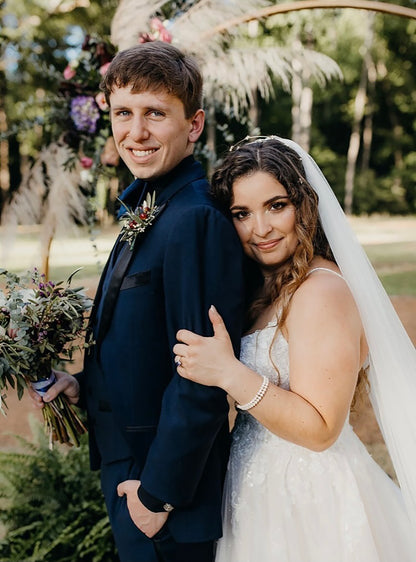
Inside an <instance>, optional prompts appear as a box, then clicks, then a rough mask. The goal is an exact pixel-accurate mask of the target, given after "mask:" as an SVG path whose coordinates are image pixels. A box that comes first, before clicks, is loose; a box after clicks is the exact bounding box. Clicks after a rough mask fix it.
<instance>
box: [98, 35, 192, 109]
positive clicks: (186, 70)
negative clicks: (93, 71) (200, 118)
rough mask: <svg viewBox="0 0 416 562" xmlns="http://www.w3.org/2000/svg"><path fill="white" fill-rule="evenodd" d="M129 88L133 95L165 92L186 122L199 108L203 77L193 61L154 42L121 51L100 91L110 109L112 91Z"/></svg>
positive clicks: (171, 47) (108, 71)
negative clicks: (173, 98)
mask: <svg viewBox="0 0 416 562" xmlns="http://www.w3.org/2000/svg"><path fill="white" fill-rule="evenodd" d="M127 86H131V91H132V93H134V94H138V93H141V92H146V91H151V92H158V91H166V92H168V93H169V94H171V95H173V96H176V97H177V98H178V99H180V100H181V102H182V103H183V106H184V108H185V118H186V119H189V118H190V117H192V116H193V115H195V113H196V111H197V110H198V109H200V108H201V107H202V75H201V72H200V70H199V68H198V64H197V63H196V61H195V60H194V59H193V58H192V57H191V56H189V55H187V54H185V53H182V51H180V50H179V49H178V48H177V47H175V46H173V45H171V44H169V43H164V42H163V41H153V42H148V43H141V44H138V45H135V46H134V47H131V48H129V49H126V50H124V51H120V52H119V53H118V54H117V55H116V56H115V57H114V59H113V60H112V62H111V64H110V66H109V68H108V70H107V72H106V74H105V76H104V77H103V79H102V81H101V84H100V88H101V89H102V91H103V92H104V94H105V97H106V100H107V103H108V104H109V105H110V94H111V92H112V91H113V89H114V88H125V87H127Z"/></svg>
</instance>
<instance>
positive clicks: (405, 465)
mask: <svg viewBox="0 0 416 562" xmlns="http://www.w3.org/2000/svg"><path fill="white" fill-rule="evenodd" d="M272 138H276V139H277V140H279V141H280V142H283V143H284V144H285V145H287V146H289V147H291V148H292V149H293V150H295V151H296V152H297V153H298V154H299V155H300V157H301V159H302V163H303V166H304V169H305V173H306V179H307V180H308V182H309V183H310V185H311V186H312V187H313V189H314V190H315V191H316V193H317V194H318V196H319V215H320V219H321V223H322V226H323V228H324V231H325V234H326V236H327V239H328V241H329V243H330V245H331V249H332V252H333V254H334V256H335V259H336V261H337V264H338V266H339V268H340V270H341V272H342V275H343V277H344V278H345V280H346V282H347V283H348V286H349V288H350V290H351V292H352V294H353V296H354V299H355V302H356V304H357V306H358V309H359V311H360V315H361V319H362V322H363V325H364V329H365V334H366V338H367V342H368V345H369V348H370V354H369V361H370V366H369V382H370V398H371V403H372V405H373V408H374V411H375V414H376V417H377V421H378V424H379V426H380V429H381V431H382V434H383V437H384V440H385V442H386V445H387V448H388V451H389V454H390V456H391V459H392V461H393V465H394V468H395V470H396V474H397V478H398V480H399V483H400V486H401V489H402V493H403V496H404V499H405V502H406V506H407V509H408V512H409V517H410V519H411V522H412V525H413V527H414V528H415V529H416V414H415V403H416V350H415V347H414V345H413V343H412V341H411V340H410V338H409V336H408V335H407V333H406V330H405V329H404V327H403V325H402V323H401V322H400V320H399V318H398V316H397V314H396V312H395V310H394V308H393V305H392V304H391V301H390V299H389V297H388V295H387V294H386V292H385V290H384V288H383V286H382V284H381V282H380V280H379V278H378V277H377V274H376V273H375V271H374V269H373V267H372V265H371V264H370V262H369V260H368V258H367V255H366V253H365V252H364V250H363V248H362V247H361V245H360V243H359V242H358V240H357V238H356V236H355V234H354V232H353V231H352V229H351V227H350V225H349V223H348V221H347V219H346V217H345V215H344V212H343V210H342V208H341V206H340V205H339V203H338V201H337V199H336V197H335V195H334V193H333V191H332V189H331V187H330V185H329V184H328V182H327V180H326V178H325V176H324V175H323V174H322V172H321V170H320V168H319V167H318V165H317V164H316V162H315V161H314V160H313V158H312V157H311V156H310V155H309V154H308V153H306V152H305V151H304V150H303V149H302V148H301V147H300V146H299V145H298V144H296V143H295V142H293V141H291V140H289V139H283V138H280V137H272Z"/></svg>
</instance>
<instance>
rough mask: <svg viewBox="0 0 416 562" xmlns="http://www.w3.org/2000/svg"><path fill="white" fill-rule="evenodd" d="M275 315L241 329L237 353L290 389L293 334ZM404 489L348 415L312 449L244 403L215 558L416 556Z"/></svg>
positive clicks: (331, 560)
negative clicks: (330, 440) (277, 431)
mask: <svg viewBox="0 0 416 562" xmlns="http://www.w3.org/2000/svg"><path fill="white" fill-rule="evenodd" d="M275 332H276V323H273V322H271V323H269V324H268V325H267V326H266V328H264V329H263V330H258V331H256V332H253V333H252V334H248V335H246V336H244V337H243V339H242V345H241V354H240V359H241V361H242V362H243V363H244V364H246V365H247V366H248V367H250V368H252V369H253V370H255V371H257V372H258V373H260V374H262V375H265V376H267V377H268V378H269V379H270V381H271V382H272V383H274V384H276V383H277V381H278V374H277V372H276V369H275V366H274V365H273V363H274V364H275V365H276V366H277V368H278V369H279V375H280V382H279V384H280V386H281V387H282V388H285V389H289V349H288V343H287V341H286V340H285V339H284V337H283V335H282V334H281V333H280V332H279V333H277V334H276V337H275V340H274V342H273V346H272V351H271V353H272V358H273V363H272V361H271V360H270V355H269V350H270V346H271V343H272V341H273V337H274V336H275ZM415 552H416V550H415V545H414V541H413V538H412V537H411V532H410V526H409V521H408V519H407V516H406V513H405V510H404V508H403V501H402V497H401V494H400V491H399V489H398V488H397V487H396V485H395V484H394V483H393V482H392V481H391V480H390V479H389V477H388V476H387V475H386V474H385V473H384V472H383V471H382V470H381V469H380V468H379V467H378V465H377V464H376V463H375V462H374V461H373V460H372V458H371V457H370V455H369V454H368V452H367V450H366V448H365V447H364V445H363V444H362V443H361V442H360V440H359V439H358V437H357V436H356V435H355V433H354V432H353V430H352V428H351V426H350V425H349V422H348V420H347V421H346V423H345V426H344V428H343V430H342V432H341V434H340V436H339V438H338V440H337V441H336V442H335V443H334V444H333V445H332V446H331V447H330V448H329V449H327V450H325V451H322V452H315V451H311V450H309V449H306V448H304V447H301V446H299V445H295V444H294V443H291V442H288V441H286V440H284V439H281V438H280V437H278V436H277V435H274V434H273V433H271V432H270V431H269V430H268V429H266V428H265V427H264V426H262V425H261V424H260V423H259V422H258V421H257V420H256V419H255V418H254V417H253V416H252V415H251V414H250V413H249V412H240V413H239V414H238V416H237V419H236V423H235V426H234V429H233V442H232V449H231V455H230V461H229V467H228V474H227V480H226V489H225V496H224V537H223V539H221V540H220V541H219V544H218V551H217V556H216V562H256V561H257V560H261V561H262V562H335V561H336V562H353V561H354V562H380V561H382V562H393V561H396V560H397V561H399V560H400V562H403V561H411V560H412V561H416V554H415Z"/></svg>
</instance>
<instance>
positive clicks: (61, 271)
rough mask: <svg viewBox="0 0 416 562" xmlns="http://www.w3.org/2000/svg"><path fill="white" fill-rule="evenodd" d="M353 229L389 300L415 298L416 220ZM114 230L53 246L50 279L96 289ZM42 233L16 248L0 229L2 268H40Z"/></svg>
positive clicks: (356, 221)
mask: <svg viewBox="0 0 416 562" xmlns="http://www.w3.org/2000/svg"><path fill="white" fill-rule="evenodd" d="M350 223H351V226H352V228H353V230H354V232H355V233H356V234H357V237H358V239H359V240H360V242H361V243H362V244H363V246H364V248H365V251H366V252H367V255H368V257H369V259H370V261H371V262H372V264H373V266H374V267H375V269H376V271H377V274H378V275H379V276H380V279H381V282H382V283H383V285H384V287H385V288H386V291H387V292H388V294H389V295H408V296H416V217H414V216H410V217H388V216H381V217H373V216H372V217H351V218H350ZM117 233H118V226H117V225H114V226H111V227H107V228H105V229H102V230H100V231H97V234H96V236H95V237H94V239H93V240H92V239H91V237H90V235H89V234H88V233H87V232H86V231H85V230H82V229H78V230H77V231H76V232H74V234H73V235H72V236H67V237H63V238H57V239H56V240H54V241H53V243H52V247H51V255H50V275H49V276H50V278H51V279H53V280H55V281H58V280H65V279H66V278H67V277H68V276H69V275H70V274H71V273H72V272H73V271H74V270H75V269H77V268H78V267H82V268H83V269H82V271H80V272H79V273H78V275H77V277H76V278H75V281H74V282H75V283H76V279H80V280H82V282H83V284H85V282H86V281H88V280H91V281H92V282H91V285H93V284H94V285H95V282H96V280H97V279H98V277H99V275H100V273H101V271H102V268H103V266H104V264H105V261H106V259H107V256H108V254H109V252H110V250H111V247H112V244H113V242H114V240H115V238H116V236H117ZM39 238H40V228H39V227H38V226H34V227H21V228H20V229H19V231H18V233H17V235H16V237H15V240H14V242H13V241H12V240H8V239H7V238H6V236H5V233H4V231H2V229H1V227H0V241H1V254H0V256H1V258H0V267H4V268H6V269H10V270H12V271H19V272H22V271H24V270H25V269H28V268H31V267H33V266H35V265H36V266H38V267H39V266H40V263H41V260H40V244H39Z"/></svg>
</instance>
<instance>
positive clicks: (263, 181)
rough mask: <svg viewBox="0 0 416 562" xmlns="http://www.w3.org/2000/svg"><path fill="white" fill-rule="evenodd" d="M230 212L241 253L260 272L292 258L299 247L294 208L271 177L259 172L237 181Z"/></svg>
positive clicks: (281, 187)
mask: <svg viewBox="0 0 416 562" xmlns="http://www.w3.org/2000/svg"><path fill="white" fill-rule="evenodd" d="M230 211H231V214H232V217H233V222H234V226H235V228H236V230H237V234H238V236H239V238H240V241H241V244H242V246H243V249H244V252H245V253H246V254H247V255H248V256H249V257H250V258H252V259H254V260H255V261H256V262H258V263H259V264H260V266H261V268H262V269H263V270H267V269H275V268H276V267H279V266H280V265H282V264H283V263H285V262H286V261H287V260H288V258H289V257H290V256H292V255H293V253H294V251H295V249H296V246H297V244H298V237H297V234H296V231H295V226H296V215H295V207H294V205H293V204H292V203H291V202H290V200H289V197H288V194H287V191H286V189H285V188H284V187H283V185H282V184H281V183H280V182H279V181H277V179H276V178H274V177H273V176H272V175H271V174H268V173H267V172H260V171H258V172H254V173H253V174H250V175H247V176H243V177H240V178H238V179H237V180H236V181H235V182H234V184H233V200H232V203H231V207H230Z"/></svg>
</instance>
